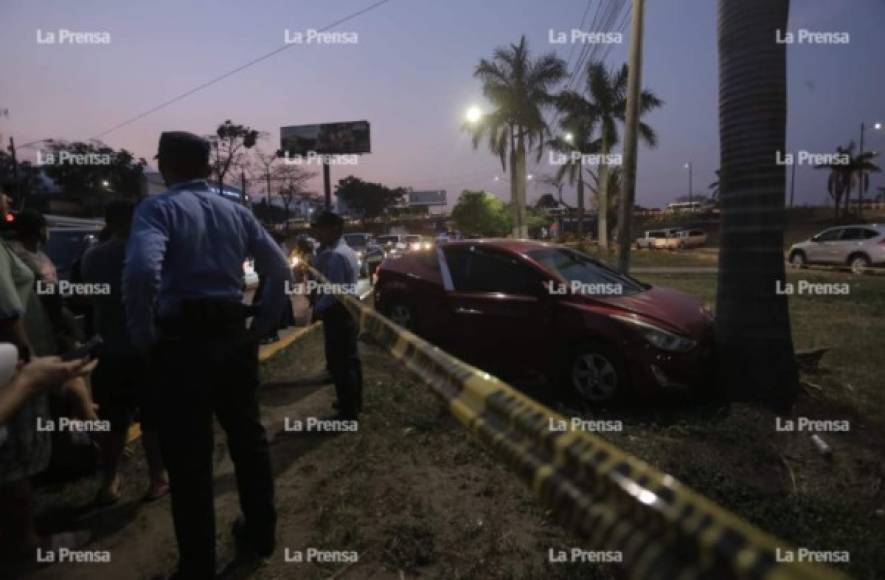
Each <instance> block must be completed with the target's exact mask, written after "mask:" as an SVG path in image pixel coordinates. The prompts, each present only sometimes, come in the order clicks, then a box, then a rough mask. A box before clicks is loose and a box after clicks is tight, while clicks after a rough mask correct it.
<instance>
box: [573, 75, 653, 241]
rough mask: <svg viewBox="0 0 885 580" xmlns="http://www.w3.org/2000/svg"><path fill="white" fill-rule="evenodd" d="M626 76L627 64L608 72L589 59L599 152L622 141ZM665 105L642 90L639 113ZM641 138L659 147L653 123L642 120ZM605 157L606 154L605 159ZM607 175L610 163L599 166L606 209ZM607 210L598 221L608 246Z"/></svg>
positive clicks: (602, 204) (605, 152)
mask: <svg viewBox="0 0 885 580" xmlns="http://www.w3.org/2000/svg"><path fill="white" fill-rule="evenodd" d="M627 78H628V68H627V65H626V64H624V65H623V66H622V67H621V68H620V69H619V70H617V71H612V72H609V71H608V70H607V69H606V68H605V65H604V64H603V63H602V62H590V63H588V64H587V86H586V95H587V100H586V104H587V107H588V108H589V109H592V110H593V111H594V113H595V116H596V117H597V118H598V119H599V125H600V152H601V153H602V155H603V156H608V155H609V154H610V153H611V151H612V149H614V147H615V145H617V144H618V141H619V140H620V135H619V133H618V122H619V121H620V122H624V117H625V115H626V110H627ZM662 104H663V101H661V100H660V99H659V98H658V97H657V96H656V95H655V94H654V93H652V92H651V91H648V90H643V91H642V92H641V93H640V96H639V116H640V118H641V117H642V115H644V114H646V113H648V112H649V111H652V110H654V109H656V108H658V107H660V106H661V105H662ZM639 137H640V139H642V141H644V142H645V143H646V145H648V146H649V147H656V146H657V144H658V136H657V134H656V133H655V131H654V129H652V128H651V126H649V125H647V124H646V123H643V122H642V121H640V122H639ZM605 158H606V157H604V159H605ZM608 175H609V168H608V164H607V163H603V164H601V165H600V167H599V189H598V195H599V200H598V201H599V207H600V208H607V207H608V206H609V203H608V197H607V195H608V186H607V182H608ZM607 213H608V212H600V213H599V220H598V230H599V234H598V235H599V245H600V247H601V248H604V249H605V248H608V216H607Z"/></svg>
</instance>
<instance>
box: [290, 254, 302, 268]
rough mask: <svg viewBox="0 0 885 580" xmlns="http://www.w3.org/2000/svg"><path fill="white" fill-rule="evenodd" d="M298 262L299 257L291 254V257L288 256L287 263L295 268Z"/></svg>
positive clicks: (299, 261) (299, 260)
mask: <svg viewBox="0 0 885 580" xmlns="http://www.w3.org/2000/svg"><path fill="white" fill-rule="evenodd" d="M300 263H301V258H299V257H298V256H292V257H291V258H289V265H290V266H291V267H293V268H296V267H297V266H298V264H300Z"/></svg>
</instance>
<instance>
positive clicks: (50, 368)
mask: <svg viewBox="0 0 885 580" xmlns="http://www.w3.org/2000/svg"><path fill="white" fill-rule="evenodd" d="M97 364H98V361H97V360H89V359H85V358H84V359H76V360H72V361H63V360H62V359H61V358H60V357H57V356H41V357H33V358H31V360H30V361H29V362H27V363H25V364H23V365H21V366H20V367H19V370H18V373H17V374H16V377H15V379H16V380H19V381H21V382H22V384H23V385H24V386H25V387H27V389H28V390H29V391H31V392H33V393H37V392H40V391H43V390H45V389H51V388H60V387H61V386H62V385H64V384H65V383H67V382H68V381H70V380H71V379H75V378H78V377H85V376H87V375H89V373H91V372H92V370H93V369H94V368H95V366H96V365H97Z"/></svg>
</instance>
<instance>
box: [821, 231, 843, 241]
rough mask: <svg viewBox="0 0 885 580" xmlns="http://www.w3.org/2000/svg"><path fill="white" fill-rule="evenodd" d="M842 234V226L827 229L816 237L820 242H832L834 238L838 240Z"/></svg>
mask: <svg viewBox="0 0 885 580" xmlns="http://www.w3.org/2000/svg"><path fill="white" fill-rule="evenodd" d="M841 235H842V228H839V229H835V230H827V231H825V232H824V233H822V234H818V235H817V237H816V238H815V241H818V242H832V241H834V240H838V239H839V236H841Z"/></svg>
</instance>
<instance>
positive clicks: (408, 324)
mask: <svg viewBox="0 0 885 580" xmlns="http://www.w3.org/2000/svg"><path fill="white" fill-rule="evenodd" d="M385 315H386V316H387V318H389V319H390V320H391V321H393V322H394V323H395V324H397V325H399V326H402V327H403V328H405V329H406V330H408V331H410V332H415V310H414V309H413V308H412V307H411V306H410V305H409V304H408V303H407V302H406V301H404V300H402V299H401V298H394V299H393V300H392V301H391V302H390V304H388V305H387V307H386V308H385Z"/></svg>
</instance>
